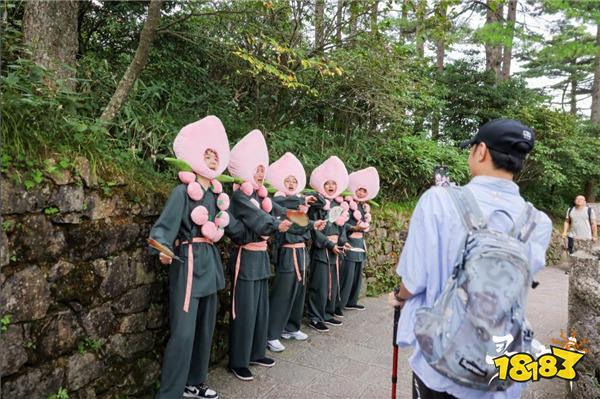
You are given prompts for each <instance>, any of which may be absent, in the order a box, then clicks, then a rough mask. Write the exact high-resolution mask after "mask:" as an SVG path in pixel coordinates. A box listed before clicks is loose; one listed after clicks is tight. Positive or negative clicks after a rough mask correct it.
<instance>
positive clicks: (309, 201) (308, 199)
mask: <svg viewBox="0 0 600 399" xmlns="http://www.w3.org/2000/svg"><path fill="white" fill-rule="evenodd" d="M305 202H306V205H312V204H314V203H315V202H317V197H315V196H314V195H309V196H307V197H306V200H305Z"/></svg>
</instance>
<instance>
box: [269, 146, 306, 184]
mask: <svg viewBox="0 0 600 399" xmlns="http://www.w3.org/2000/svg"><path fill="white" fill-rule="evenodd" d="M288 176H294V177H295V178H296V180H297V181H298V186H297V187H296V189H295V190H294V191H290V190H288V189H287V187H286V186H285V184H284V181H285V179H286V178H287V177H288ZM267 181H268V182H269V183H271V185H272V186H273V187H275V188H276V189H277V190H279V191H281V192H283V193H285V195H296V194H298V193H299V192H300V191H302V190H304V187H305V186H306V172H304V167H303V166H302V163H300V161H299V160H298V158H296V156H295V155H294V154H292V153H291V152H286V153H285V154H283V156H282V157H281V158H279V159H278V160H277V161H275V162H273V163H272V164H271V166H269V173H268V174H267Z"/></svg>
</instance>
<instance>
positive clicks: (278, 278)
mask: <svg viewBox="0 0 600 399" xmlns="http://www.w3.org/2000/svg"><path fill="white" fill-rule="evenodd" d="M273 200H274V201H275V202H276V203H277V204H279V205H281V206H283V207H285V208H286V209H298V207H299V206H300V205H302V204H304V201H305V198H304V197H299V196H295V195H294V196H285V197H284V196H279V197H275V198H274V199H273ZM298 228H300V226H298ZM311 228H312V221H311V224H310V225H309V226H307V227H306V228H304V229H303V234H294V233H291V232H289V230H288V232H286V233H279V232H277V233H276V234H275V240H274V245H273V260H274V263H275V272H276V274H275V280H274V282H273V288H272V290H271V295H270V298H269V330H268V339H269V340H274V339H279V338H280V337H281V333H282V332H283V330H284V329H286V330H287V331H290V332H295V331H298V330H300V325H301V323H302V315H303V312H304V298H305V293H306V285H305V284H306V282H305V280H306V275H305V268H306V267H307V266H308V265H307V263H308V253H307V252H308V251H307V248H284V247H283V245H285V244H297V243H305V244H306V243H307V242H308V240H310V229H311ZM294 252H295V253H296V259H297V261H298V268H299V272H300V275H301V279H302V281H298V276H297V275H296V270H295V267H294Z"/></svg>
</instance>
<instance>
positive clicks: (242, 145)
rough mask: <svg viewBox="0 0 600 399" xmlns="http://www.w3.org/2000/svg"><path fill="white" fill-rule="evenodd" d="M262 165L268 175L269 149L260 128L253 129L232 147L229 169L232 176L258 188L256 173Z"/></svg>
mask: <svg viewBox="0 0 600 399" xmlns="http://www.w3.org/2000/svg"><path fill="white" fill-rule="evenodd" d="M260 165H262V166H264V168H265V176H266V175H267V172H268V169H269V150H268V149H267V143H266V142H265V138H264V137H263V134H262V133H261V132H260V130H253V131H251V132H250V133H248V134H247V135H246V136H244V138H242V139H241V140H240V141H239V142H238V143H237V144H236V145H235V146H234V147H233V148H232V149H231V156H230V158H229V166H227V169H229V172H230V173H231V175H232V176H234V177H239V178H241V179H242V180H244V181H245V182H246V181H247V182H250V183H251V184H252V186H253V187H254V188H255V189H258V188H259V185H258V183H256V182H255V181H254V175H255V174H256V168H258V167H259V166H260Z"/></svg>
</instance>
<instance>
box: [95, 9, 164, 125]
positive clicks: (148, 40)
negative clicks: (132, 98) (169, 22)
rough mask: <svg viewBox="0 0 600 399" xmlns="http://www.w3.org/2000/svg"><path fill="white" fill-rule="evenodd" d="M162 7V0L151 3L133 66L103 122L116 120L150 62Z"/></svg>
mask: <svg viewBox="0 0 600 399" xmlns="http://www.w3.org/2000/svg"><path fill="white" fill-rule="evenodd" d="M161 6H162V0H151V1H150V5H149V6H148V17H147V18H146V22H144V27H143V28H142V33H141V34H140V42H139V44H138V48H137V50H136V51H135V55H134V56H133V60H131V64H129V67H128V68H127V71H125V74H124V75H123V77H122V78H121V81H120V82H119V84H118V85H117V89H116V90H115V92H114V94H113V96H112V98H111V99H110V102H109V103H108V105H107V106H106V108H105V109H104V112H103V113H102V115H101V116H100V119H101V120H103V121H105V122H108V123H111V122H112V121H113V120H114V119H115V117H116V116H117V114H118V113H119V111H120V110H121V107H122V106H123V104H124V103H125V100H127V96H129V92H130V91H131V88H132V87H133V84H134V83H135V81H136V80H137V78H138V77H139V76H140V74H141V73H142V70H143V69H144V67H145V66H146V63H147V62H148V54H149V53H150V47H151V46H152V40H153V39H154V36H155V34H156V28H157V27H158V23H159V21H160V8H161Z"/></svg>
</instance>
